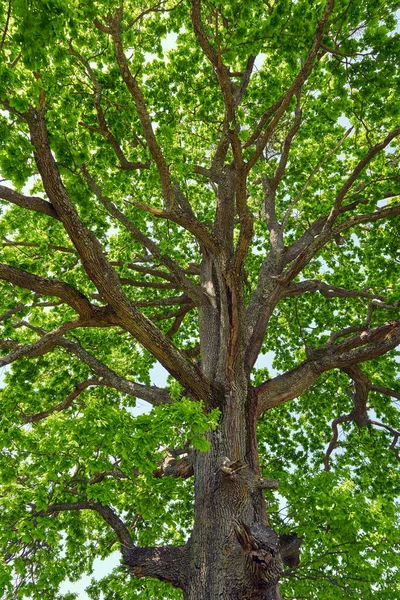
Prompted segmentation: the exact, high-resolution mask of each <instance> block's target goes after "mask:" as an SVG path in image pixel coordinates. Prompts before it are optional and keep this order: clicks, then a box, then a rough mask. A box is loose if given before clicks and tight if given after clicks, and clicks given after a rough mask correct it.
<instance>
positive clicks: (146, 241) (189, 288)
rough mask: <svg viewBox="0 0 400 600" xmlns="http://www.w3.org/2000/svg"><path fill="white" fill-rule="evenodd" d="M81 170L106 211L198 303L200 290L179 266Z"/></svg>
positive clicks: (83, 166)
mask: <svg viewBox="0 0 400 600" xmlns="http://www.w3.org/2000/svg"><path fill="white" fill-rule="evenodd" d="M81 170H82V174H83V176H84V178H85V180H86V182H87V184H88V186H89V188H90V189H91V190H92V192H93V193H94V194H95V195H96V197H97V198H98V199H99V200H100V202H101V203H102V204H103V206H104V207H105V208H106V209H107V210H108V212H109V213H110V214H111V215H112V216H113V217H114V218H115V219H117V220H118V221H119V222H120V223H122V224H123V225H124V227H126V229H127V230H128V231H129V232H130V233H131V235H132V236H133V238H134V239H135V240H136V241H138V242H139V243H140V244H142V245H143V246H144V247H145V248H147V249H148V250H149V251H150V252H151V253H152V255H153V256H155V257H157V259H158V260H159V262H160V263H161V264H163V265H164V266H165V267H167V268H168V269H169V270H170V271H171V273H172V274H173V275H174V278H175V281H176V282H177V283H178V284H179V286H180V287H181V288H182V289H183V290H185V292H186V293H187V294H188V296H189V297H190V298H191V299H192V300H193V301H194V302H195V303H196V304H199V303H200V302H201V301H202V293H201V290H200V288H199V287H198V286H197V285H196V284H194V283H193V282H192V281H191V280H190V279H189V278H188V277H186V274H185V272H184V271H183V269H182V268H181V267H180V265H179V264H178V263H177V262H176V261H175V260H173V259H172V258H170V257H169V256H167V255H165V254H162V253H161V251H160V250H159V248H158V246H157V245H156V244H155V243H154V242H153V241H152V240H151V239H150V238H148V237H147V236H146V235H144V233H142V232H141V231H140V229H138V227H136V225H135V224H134V223H133V222H132V221H131V220H130V219H128V217H127V216H126V215H125V214H124V213H123V212H121V211H120V210H119V209H118V208H117V206H115V204H114V203H113V202H111V200H110V199H109V198H108V197H107V196H104V195H103V193H102V191H101V189H100V187H99V186H98V185H97V184H96V183H95V182H94V181H93V179H92V177H91V176H90V175H89V173H88V171H87V169H86V166H85V165H82V166H81Z"/></svg>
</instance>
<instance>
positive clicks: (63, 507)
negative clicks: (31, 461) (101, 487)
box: [37, 500, 135, 560]
mask: <svg viewBox="0 0 400 600" xmlns="http://www.w3.org/2000/svg"><path fill="white" fill-rule="evenodd" d="M73 510H93V511H95V512H97V513H98V514H99V515H100V516H101V517H102V518H103V519H104V521H105V522H106V523H107V524H108V525H110V527H112V529H113V530H114V531H115V533H116V535H117V538H118V541H119V544H120V548H121V553H122V556H123V557H124V560H125V559H127V558H129V557H130V556H131V553H132V551H133V550H134V548H135V546H134V543H133V540H132V537H131V534H130V533H129V530H128V528H127V527H126V525H125V524H124V522H123V521H122V520H121V519H120V518H119V517H118V515H117V514H116V513H115V512H114V511H113V510H112V509H111V508H110V507H109V506H104V504H101V502H94V501H92V500H85V501H81V502H60V503H57V504H50V506H49V507H48V509H47V510H46V511H43V512H41V513H37V516H45V515H46V514H47V515H52V514H55V513H59V512H66V511H73Z"/></svg>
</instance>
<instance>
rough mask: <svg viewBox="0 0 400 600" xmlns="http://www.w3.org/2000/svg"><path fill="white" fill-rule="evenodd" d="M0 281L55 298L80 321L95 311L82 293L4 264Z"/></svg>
mask: <svg viewBox="0 0 400 600" xmlns="http://www.w3.org/2000/svg"><path fill="white" fill-rule="evenodd" d="M0 279H2V280H3V281H8V282H9V283H12V284H14V285H17V286H18V287H22V288H24V289H28V290H31V291H32V292H36V293H39V294H44V295H46V296H57V297H58V298H61V299H62V300H64V301H65V302H66V303H67V304H69V306H71V307H72V308H74V309H75V310H76V311H77V313H79V315H80V316H81V317H82V319H85V318H89V317H90V316H91V315H92V314H93V311H94V309H95V307H94V306H92V304H90V302H89V300H88V299H87V298H86V296H84V294H82V292H80V291H79V290H77V289H76V288H74V287H73V286H72V285H69V284H68V283H65V282H64V281H60V280H58V279H47V278H46V277H40V276H39V275H35V274H33V273H28V272H27V271H23V270H22V269H18V268H17V267H11V266H10V265H5V264H0Z"/></svg>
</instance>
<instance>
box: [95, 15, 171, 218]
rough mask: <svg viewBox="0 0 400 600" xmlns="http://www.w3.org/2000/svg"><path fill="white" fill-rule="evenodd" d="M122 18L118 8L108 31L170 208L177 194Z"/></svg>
mask: <svg viewBox="0 0 400 600" xmlns="http://www.w3.org/2000/svg"><path fill="white" fill-rule="evenodd" d="M121 20H122V8H117V9H116V11H115V14H114V18H113V20H112V21H111V23H110V27H109V29H108V32H109V33H110V34H111V36H112V38H113V41H114V50H115V57H116V61H117V64H118V67H119V70H120V73H121V76H122V78H123V80H124V82H125V85H126V87H127V88H128V90H129V92H130V94H131V96H132V99H133V101H134V103H135V106H136V110H137V114H138V116H139V119H140V122H141V124H142V128H143V134H144V137H145V139H146V142H147V145H148V147H149V150H150V152H151V155H152V157H153V158H154V161H155V163H156V165H157V170H158V173H159V176H160V181H161V186H162V189H163V194H164V198H165V202H166V205H167V207H168V208H170V207H172V206H173V205H174V204H175V195H174V192H173V187H172V182H171V177H170V173H169V169H168V165H167V163H166V161H165V158H164V155H163V153H162V150H161V148H160V146H159V144H158V141H157V138H156V136H155V134H154V131H153V127H152V124H151V119H150V115H149V112H148V110H147V106H146V103H145V100H144V97H143V94H142V90H141V89H140V87H139V84H138V83H137V81H136V79H135V77H134V76H133V75H132V73H131V71H130V69H129V63H128V60H127V58H126V56H125V52H124V47H123V45H122V38H121ZM95 25H96V26H97V27H99V22H98V21H97V20H96V21H95Z"/></svg>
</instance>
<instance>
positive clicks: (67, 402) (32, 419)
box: [22, 379, 102, 423]
mask: <svg viewBox="0 0 400 600" xmlns="http://www.w3.org/2000/svg"><path fill="white" fill-rule="evenodd" d="M92 385H102V382H101V381H100V379H87V380H86V381H82V382H81V383H78V385H76V386H75V389H74V391H73V392H71V393H70V394H68V396H67V397H66V398H65V399H64V400H63V401H62V402H60V403H59V404H57V405H56V406H53V407H52V408H48V409H47V410H44V411H42V412H40V413H35V414H32V415H25V414H24V415H22V420H23V422H24V423H36V422H37V421H42V420H43V419H46V418H47V417H49V416H50V415H52V414H53V413H55V412H62V411H63V410H66V409H67V408H69V407H70V406H71V404H72V403H73V401H74V400H76V398H78V396H79V395H80V394H81V392H83V390H86V389H87V388H88V387H90V386H92Z"/></svg>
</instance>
